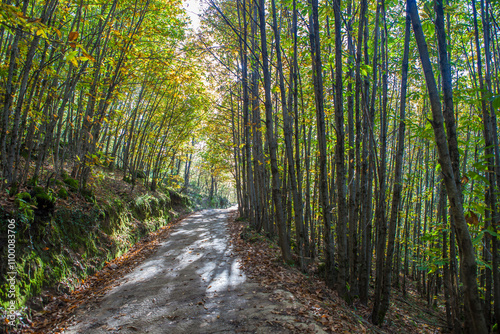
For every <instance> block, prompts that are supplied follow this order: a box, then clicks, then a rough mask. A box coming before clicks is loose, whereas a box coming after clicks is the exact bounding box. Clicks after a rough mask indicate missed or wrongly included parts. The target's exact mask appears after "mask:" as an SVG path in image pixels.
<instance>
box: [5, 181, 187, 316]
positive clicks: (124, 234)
mask: <svg viewBox="0 0 500 334" xmlns="http://www.w3.org/2000/svg"><path fill="white" fill-rule="evenodd" d="M40 191H41V190H40ZM50 195H51V196H52V193H50ZM38 197H40V198H42V197H43V196H38ZM46 197H48V196H46ZM17 198H18V199H17V201H18V202H19V203H20V204H21V205H19V206H18V208H19V209H22V208H25V210H17V211H16V212H6V211H4V209H3V208H1V207H0V220H4V221H7V220H8V219H14V220H15V221H16V266H17V268H16V271H17V277H16V284H15V296H16V298H15V303H16V310H18V311H17V312H18V314H17V321H23V319H22V317H23V316H22V314H23V313H25V312H26V311H27V310H28V308H29V310H30V311H33V310H34V311H40V310H42V309H43V306H44V304H45V303H47V302H48V301H47V300H44V298H43V297H42V296H39V295H40V293H41V292H42V291H43V290H44V289H50V290H52V291H53V292H54V293H68V292H70V291H71V290H72V289H73V288H74V287H76V286H78V285H79V284H80V283H81V282H82V281H83V280H84V279H85V278H86V277H87V276H89V275H92V274H94V273H95V272H96V271H98V270H100V269H102V267H103V266H104V265H105V263H106V261H111V260H112V259H114V258H116V257H118V256H121V255H122V254H124V253H125V252H126V251H127V250H129V249H130V248H131V247H132V246H133V245H134V244H135V243H136V242H137V241H138V240H139V239H140V238H142V237H143V236H145V235H147V234H149V233H150V232H153V231H156V230H157V229H159V228H160V227H162V226H165V225H167V224H168V223H169V222H170V221H171V219H172V218H175V216H176V215H177V213H176V212H175V211H174V210H173V209H172V207H177V208H179V207H180V208H188V207H189V205H190V200H189V198H187V197H186V196H184V195H180V194H177V193H175V192H173V191H172V190H168V189H163V191H161V192H160V191H157V192H155V193H145V194H141V195H139V196H137V197H136V198H133V199H130V198H128V197H127V196H119V195H116V196H115V197H113V198H107V199H106V200H103V201H100V202H99V204H97V203H96V202H95V201H94V203H95V204H94V205H93V207H92V208H91V209H90V210H84V208H79V207H70V208H57V209H56V210H55V211H53V212H52V213H51V214H50V215H46V216H42V218H41V219H40V217H38V218H37V217H36V215H33V207H34V205H33V203H30V198H29V194H28V195H26V194H23V195H21V196H18V197H17ZM43 198H44V197H43ZM51 198H52V197H50V198H48V199H47V201H49V200H50V199H51ZM174 198H175V200H174ZM44 199H45V198H44ZM50 203H52V202H50V201H49V204H50ZM35 204H36V203H35ZM35 212H36V209H35ZM0 233H1V234H0V235H2V236H6V235H7V233H8V231H7V224H6V223H2V224H0ZM0 257H1V258H2V259H4V258H5V259H7V242H3V240H0ZM7 272H8V268H7V261H1V263H0V274H1V277H0V311H1V313H2V315H4V311H5V310H6V309H7V307H8V304H9V302H10V300H11V299H10V298H9V296H8V292H9V288H10V286H9V284H8V282H7V275H6V273H7ZM1 320H2V321H3V320H4V319H1Z"/></svg>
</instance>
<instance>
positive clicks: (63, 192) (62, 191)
mask: <svg viewBox="0 0 500 334" xmlns="http://www.w3.org/2000/svg"><path fill="white" fill-rule="evenodd" d="M57 196H59V198H62V199H67V198H68V191H67V190H66V188H61V189H59V191H58V192H57Z"/></svg>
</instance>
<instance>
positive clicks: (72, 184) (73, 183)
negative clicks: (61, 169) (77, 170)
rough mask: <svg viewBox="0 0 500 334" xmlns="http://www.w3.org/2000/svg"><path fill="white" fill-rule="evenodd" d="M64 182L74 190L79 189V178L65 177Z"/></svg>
mask: <svg viewBox="0 0 500 334" xmlns="http://www.w3.org/2000/svg"><path fill="white" fill-rule="evenodd" d="M64 183H66V184H67V185H68V186H69V188H70V189H71V190H72V191H76V190H78V180H75V179H72V178H70V177H67V178H65V179H64Z"/></svg>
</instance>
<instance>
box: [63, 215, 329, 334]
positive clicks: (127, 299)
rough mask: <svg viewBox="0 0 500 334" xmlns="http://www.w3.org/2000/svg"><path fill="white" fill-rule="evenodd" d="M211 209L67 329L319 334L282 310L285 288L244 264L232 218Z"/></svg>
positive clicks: (289, 301) (181, 227) (289, 302)
mask: <svg viewBox="0 0 500 334" xmlns="http://www.w3.org/2000/svg"><path fill="white" fill-rule="evenodd" d="M234 210H235V208H230V209H223V210H222V209H219V210H204V211H200V212H197V213H195V214H193V215H190V216H189V217H188V218H185V219H184V220H183V221H181V222H180V223H179V224H178V225H176V226H175V227H174V229H173V230H172V233H171V234H170V236H169V237H168V238H167V239H165V240H163V241H162V242H161V244H160V247H159V248H158V249H157V250H156V252H155V253H153V255H152V256H150V257H149V258H147V259H146V260H145V261H144V262H142V263H141V264H140V265H139V266H137V267H136V268H135V269H134V270H133V271H131V272H130V273H128V274H127V275H125V276H124V277H122V278H120V279H119V280H118V281H117V282H116V283H117V284H116V285H115V287H114V288H112V289H111V290H109V291H108V292H107V293H106V294H105V295H104V296H103V297H102V298H100V299H99V300H98V301H97V302H93V303H90V304H84V305H82V306H80V307H79V308H78V309H77V311H76V313H75V316H74V317H73V319H72V321H71V323H70V324H68V325H67V327H66V330H65V331H64V333H296V332H301V333H307V332H309V333H318V332H323V331H322V330H321V328H320V327H319V326H318V325H317V324H316V323H314V322H312V323H311V322H308V323H301V322H300V321H299V319H296V318H294V317H293V316H290V315H286V314H283V312H282V310H284V309H286V308H289V307H292V308H297V307H300V304H298V303H297V302H296V301H294V300H293V297H290V298H287V297H288V296H287V293H286V292H285V291H280V290H276V291H272V292H269V291H264V290H263V289H262V288H261V287H259V285H258V284H257V283H255V282H253V281H252V280H251V279H249V278H248V277H247V276H246V275H245V273H244V272H243V271H242V269H241V263H240V259H239V258H238V256H236V254H235V253H234V252H233V248H232V245H231V241H230V233H229V228H228V220H229V217H230V215H231V214H232V213H234Z"/></svg>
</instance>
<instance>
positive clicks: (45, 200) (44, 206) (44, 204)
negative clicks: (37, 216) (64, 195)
mask: <svg viewBox="0 0 500 334" xmlns="http://www.w3.org/2000/svg"><path fill="white" fill-rule="evenodd" d="M35 199H36V203H37V209H38V210H46V211H52V210H54V208H55V203H56V200H55V198H54V197H53V196H52V194H50V193H49V194H47V193H45V192H43V193H37V194H36V195H35Z"/></svg>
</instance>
